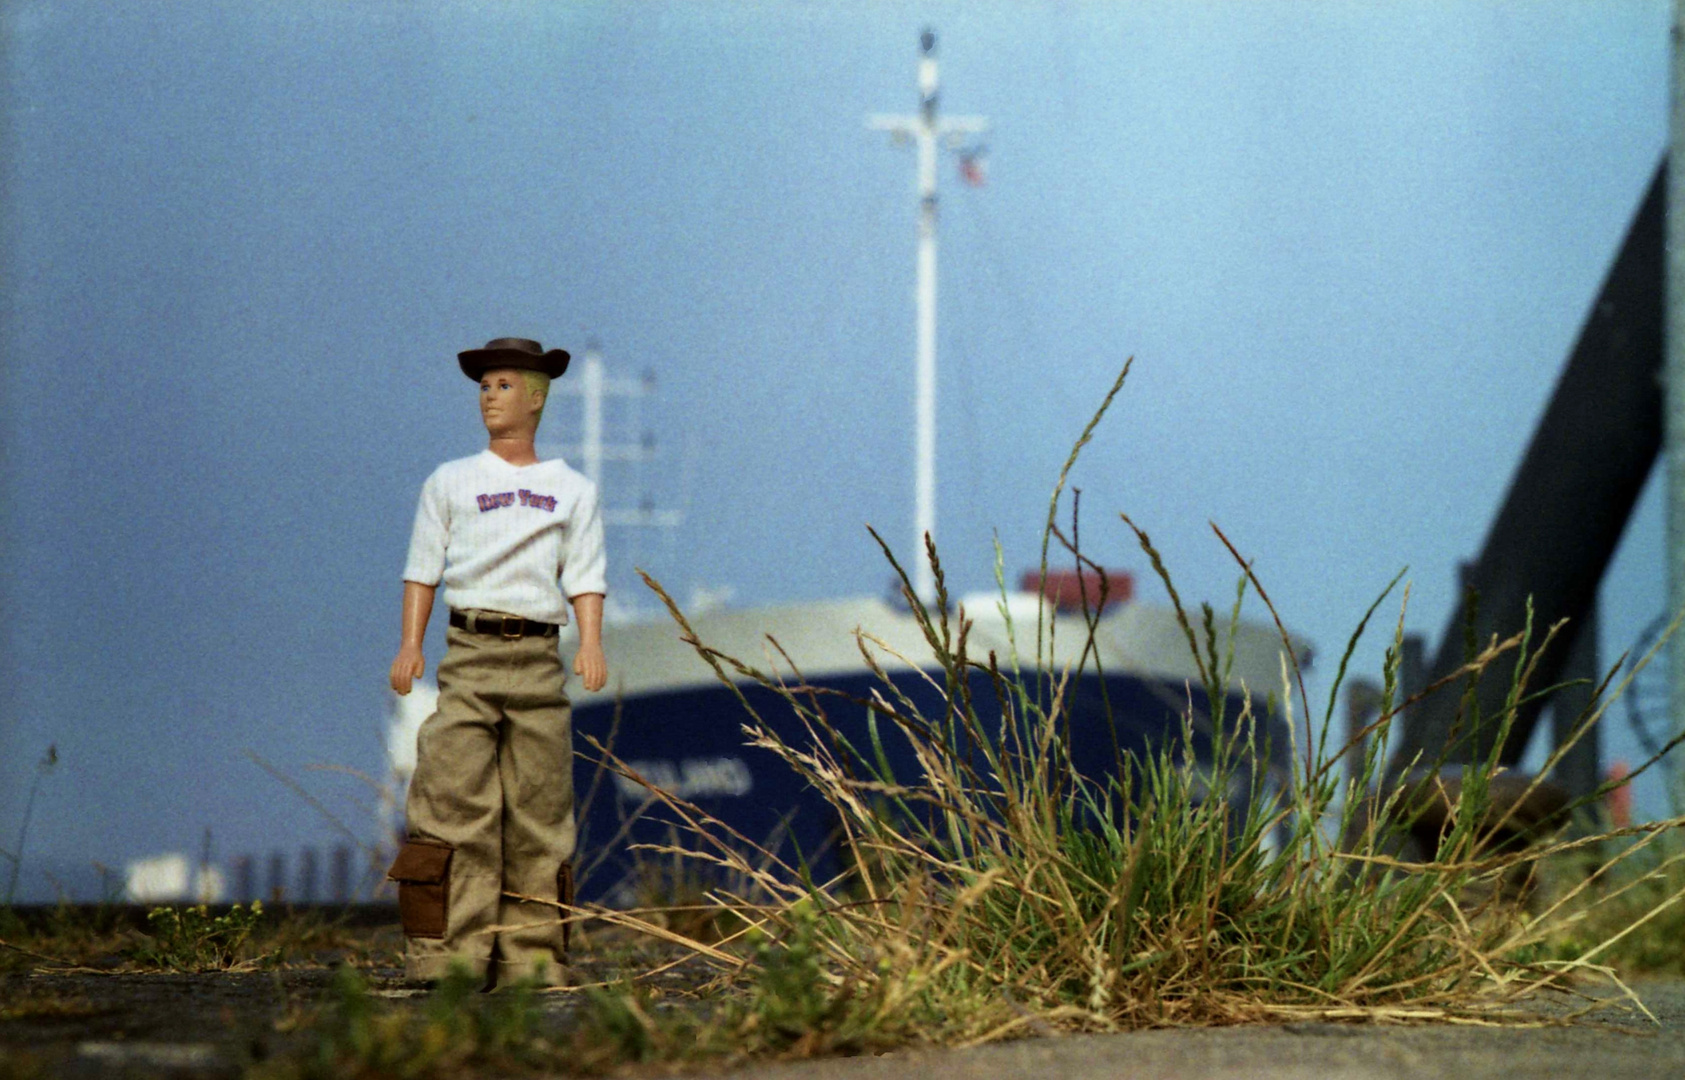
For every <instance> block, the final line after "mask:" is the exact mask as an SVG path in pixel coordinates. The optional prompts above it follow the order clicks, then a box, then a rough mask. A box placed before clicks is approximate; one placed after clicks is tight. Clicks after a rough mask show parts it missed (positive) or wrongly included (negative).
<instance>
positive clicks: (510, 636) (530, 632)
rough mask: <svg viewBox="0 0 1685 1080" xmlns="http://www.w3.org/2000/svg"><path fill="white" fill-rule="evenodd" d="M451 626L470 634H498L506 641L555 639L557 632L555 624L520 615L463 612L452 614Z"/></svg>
mask: <svg viewBox="0 0 1685 1080" xmlns="http://www.w3.org/2000/svg"><path fill="white" fill-rule="evenodd" d="M451 625H452V626H454V627H456V628H457V629H458V630H466V631H468V632H469V633H470V634H496V635H497V636H498V637H501V638H502V639H503V640H504V641H514V640H516V639H517V638H523V637H554V636H555V634H556V631H557V626H556V624H555V623H549V622H533V621H532V620H531V619H523V618H521V617H520V616H519V615H469V614H468V613H466V612H462V611H453V612H451Z"/></svg>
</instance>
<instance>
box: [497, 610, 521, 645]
mask: <svg viewBox="0 0 1685 1080" xmlns="http://www.w3.org/2000/svg"><path fill="white" fill-rule="evenodd" d="M511 626H513V627H514V628H515V629H514V632H513V633H511V632H510V630H509V627H511ZM526 626H527V621H526V620H525V619H523V618H522V617H521V616H519V615H505V616H503V625H502V626H501V627H499V628H498V633H499V634H501V635H502V637H503V640H504V641H518V640H520V637H521V634H522V632H523V631H524V630H526Z"/></svg>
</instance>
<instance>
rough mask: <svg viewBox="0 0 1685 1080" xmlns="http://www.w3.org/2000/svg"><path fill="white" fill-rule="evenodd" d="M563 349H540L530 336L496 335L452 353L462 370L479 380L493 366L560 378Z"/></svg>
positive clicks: (563, 368)
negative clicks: (481, 344)
mask: <svg viewBox="0 0 1685 1080" xmlns="http://www.w3.org/2000/svg"><path fill="white" fill-rule="evenodd" d="M568 359H569V357H568V354H567V350H566V349H551V350H550V351H549V352H545V351H544V346H542V345H540V344H539V343H538V342H536V341H533V340H531V339H530V338H519V337H500V338H493V339H492V340H490V341H488V342H486V347H485V348H483V349H469V350H468V351H467V352H459V353H457V354H456V362H457V363H459V364H461V365H462V373H463V374H464V375H466V376H468V377H469V378H470V379H473V380H474V381H475V382H479V381H480V380H481V379H482V378H483V377H484V376H485V374H486V372H488V371H492V370H494V369H496V368H516V369H519V370H521V371H537V372H540V373H542V374H545V375H548V376H550V377H551V378H552V379H559V378H561V377H562V372H564V371H566V370H567V369H568Z"/></svg>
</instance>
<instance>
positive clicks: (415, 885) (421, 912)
mask: <svg viewBox="0 0 1685 1080" xmlns="http://www.w3.org/2000/svg"><path fill="white" fill-rule="evenodd" d="M455 851H456V849H455V848H453V847H451V846H450V845H449V844H445V843H441V842H439V841H437V840H409V841H407V842H406V843H405V844H404V846H403V847H402V848H399V849H398V857H397V858H396V859H394V860H393V861H392V869H390V870H388V871H386V876H387V877H388V878H389V879H391V880H392V881H396V882H397V883H398V920H399V921H400V922H402V923H403V924H404V933H405V934H406V935H408V936H409V937H412V938H442V937H444V936H445V912H446V906H447V901H448V899H449V897H450V884H451V855H452V854H453V853H455Z"/></svg>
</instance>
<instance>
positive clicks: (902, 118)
mask: <svg viewBox="0 0 1685 1080" xmlns="http://www.w3.org/2000/svg"><path fill="white" fill-rule="evenodd" d="M919 49H920V53H921V56H920V59H919V111H918V112H917V113H916V114H914V115H911V116H908V115H899V116H891V115H884V114H874V115H872V116H868V117H867V118H866V126H867V127H870V128H873V129H875V130H879V131H888V132H889V133H890V134H891V135H893V136H894V138H895V141H896V142H898V143H899V142H906V141H908V140H909V139H910V140H912V141H914V142H915V143H916V144H917V146H918V190H919V248H918V290H917V298H918V334H917V339H916V341H917V384H916V385H917V390H916V392H915V404H914V410H915V413H916V415H917V418H918V419H917V432H916V435H915V436H914V443H913V446H914V461H915V463H916V464H915V467H914V484H913V487H914V494H913V508H914V509H913V530H914V545H915V546H914V549H913V560H912V561H913V592H914V593H915V594H916V595H917V596H918V598H919V599H920V600H923V601H926V602H928V601H930V600H932V599H934V597H935V591H936V587H935V581H934V579H933V577H932V574H931V570H930V560H929V559H928V558H927V557H926V555H925V551H924V544H925V538H926V537H927V536H932V537H933V536H935V534H936V150H937V140H939V139H940V140H943V141H944V142H945V143H946V145H948V146H950V147H951V146H957V145H960V144H961V143H962V142H963V141H964V137H965V136H968V135H976V134H979V133H981V132H983V131H986V130H988V121H987V120H985V119H984V118H983V117H981V116H947V117H938V116H937V112H936V105H937V92H936V86H937V83H936V34H935V33H934V32H933V31H931V30H930V29H928V28H927V29H926V30H925V31H924V32H923V33H922V34H920V35H919Z"/></svg>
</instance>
